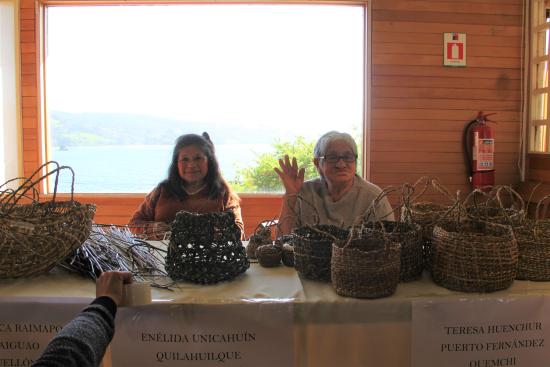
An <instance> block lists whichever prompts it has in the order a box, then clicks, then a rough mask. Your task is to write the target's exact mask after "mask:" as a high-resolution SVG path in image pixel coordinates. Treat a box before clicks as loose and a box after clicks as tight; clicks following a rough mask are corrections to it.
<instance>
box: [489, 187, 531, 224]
mask: <svg viewBox="0 0 550 367" xmlns="http://www.w3.org/2000/svg"><path fill="white" fill-rule="evenodd" d="M502 191H507V192H508V194H509V195H510V200H511V203H512V204H511V205H512V207H513V206H514V204H515V202H514V198H515V199H516V200H517V202H518V203H519V209H518V213H519V215H520V216H521V217H520V220H521V221H523V219H524V218H525V202H524V201H523V198H522V197H521V195H520V194H519V193H518V192H517V191H516V190H514V189H513V188H512V187H510V186H500V187H499V188H498V189H497V193H496V198H497V202H498V205H499V206H500V207H501V208H502V209H503V212H504V215H505V216H506V219H507V220H508V223H510V225H511V226H512V227H514V222H513V221H512V218H510V216H509V215H508V212H507V211H506V210H504V209H506V208H505V207H504V204H503V202H502V198H501V197H500V194H501V192H502Z"/></svg>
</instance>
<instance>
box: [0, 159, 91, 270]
mask: <svg viewBox="0 0 550 367" xmlns="http://www.w3.org/2000/svg"><path fill="white" fill-rule="evenodd" d="M49 164H54V165H55V167H56V168H55V169H53V170H51V171H50V172H49V173H47V174H45V175H42V169H44V168H45V167H46V166H47V165H49ZM63 170H69V171H70V172H71V174H72V186H71V200H69V201H57V200H56V193H57V183H58V177H59V173H60V172H61V171H63ZM50 175H55V177H56V179H55V184H54V194H53V196H52V199H51V201H48V202H38V201H35V194H36V193H37V192H38V189H37V187H39V184H40V182H41V181H42V180H44V179H45V178H46V177H48V176H50ZM37 177H38V178H37ZM10 181H13V180H10ZM0 188H5V184H4V185H1V186H0ZM30 191H32V192H33V197H32V198H31V197H29V196H28V195H27V194H28V193H29V192H30ZM73 192H74V172H73V170H72V169H71V168H70V167H66V166H61V167H60V166H59V165H58V164H57V163H56V162H48V163H46V164H44V165H43V166H41V167H40V168H39V169H38V170H37V171H35V173H34V174H33V175H32V176H31V177H30V178H29V179H26V180H25V182H24V183H23V184H22V185H21V186H20V187H19V188H18V189H15V190H7V189H5V190H3V191H0V198H1V200H0V253H1V254H2V256H0V278H16V277H25V276H31V275H37V274H40V273H44V272H47V271H48V270H50V269H51V268H53V267H54V266H55V265H57V264H58V263H59V262H61V261H63V259H65V257H67V255H69V254H70V253H71V252H72V251H74V250H75V249H77V248H78V247H80V246H81V245H82V243H84V241H86V239H87V238H88V236H89V235H90V230H91V227H92V220H93V217H94V214H95V205H91V204H80V203H79V202H77V201H74V200H73ZM25 200H26V201H31V203H28V204H27V203H25V204H22V203H21V202H23V201H25Z"/></svg>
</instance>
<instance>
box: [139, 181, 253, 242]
mask: <svg viewBox="0 0 550 367" xmlns="http://www.w3.org/2000/svg"><path fill="white" fill-rule="evenodd" d="M181 210H185V211H188V212H192V213H212V212H221V211H225V210H231V211H233V213H234V214H235V224H237V226H238V227H239V228H240V229H241V236H243V235H244V225H243V219H242V216H241V206H240V204H239V199H238V197H236V196H234V195H227V197H226V198H225V199H224V200H222V199H217V200H213V199H210V198H209V197H208V195H207V194H206V190H203V191H200V192H198V193H197V194H195V195H190V196H188V197H187V198H185V199H182V198H176V197H173V196H169V195H167V193H166V192H165V190H163V189H159V188H158V187H157V188H155V189H154V190H153V191H151V192H150V193H149V194H147V196H145V199H144V200H143V202H142V203H141V205H140V206H139V208H138V209H137V210H136V212H135V213H134V215H133V216H132V219H130V222H129V225H134V226H144V229H145V230H146V228H147V225H148V224H150V223H154V222H165V223H170V222H172V221H173V220H174V219H175V218H176V213H177V212H179V211H181Z"/></svg>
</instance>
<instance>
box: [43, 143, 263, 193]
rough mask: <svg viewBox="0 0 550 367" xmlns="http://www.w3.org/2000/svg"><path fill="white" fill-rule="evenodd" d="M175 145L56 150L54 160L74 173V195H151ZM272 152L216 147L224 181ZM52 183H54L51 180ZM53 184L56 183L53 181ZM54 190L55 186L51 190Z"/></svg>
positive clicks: (63, 183)
mask: <svg viewBox="0 0 550 367" xmlns="http://www.w3.org/2000/svg"><path fill="white" fill-rule="evenodd" d="M172 149H173V146H172V145H111V146H83V147H69V149H68V150H59V149H58V148H56V149H54V150H53V152H52V160H55V161H57V162H59V164H61V165H66V166H70V167H71V168H72V169H73V170H74V172H75V189H74V190H75V192H79V193H87V192H90V193H92V192H95V193H121V192H126V193H138V192H139V193H141V192H149V191H151V190H152V189H153V188H154V187H155V186H156V185H157V184H158V183H159V182H160V181H162V180H163V179H164V178H166V176H167V174H168V166H169V165H170V160H171V158H172ZM269 151H272V146H271V145H269V144H217V145H216V156H217V157H218V162H219V164H220V168H221V171H222V174H223V176H224V178H225V179H226V180H228V181H231V180H233V179H234V178H235V176H236V174H237V170H238V169H239V168H244V167H246V166H249V165H252V164H253V163H254V162H255V159H256V154H257V153H267V152H269ZM52 180H53V179H52ZM59 180H60V182H59V186H58V192H70V191H71V188H70V187H71V184H70V182H71V177H70V173H69V172H63V173H62V174H61V176H60V178H59ZM52 184H53V181H52ZM51 187H53V186H51Z"/></svg>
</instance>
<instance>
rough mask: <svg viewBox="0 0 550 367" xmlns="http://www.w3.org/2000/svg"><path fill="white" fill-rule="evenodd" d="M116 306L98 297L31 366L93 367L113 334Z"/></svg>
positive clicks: (97, 363)
mask: <svg viewBox="0 0 550 367" xmlns="http://www.w3.org/2000/svg"><path fill="white" fill-rule="evenodd" d="M115 314H116V304H115V303H114V301H113V300H112V299H111V298H109V297H99V298H97V299H96V300H94V302H92V304H90V305H89V306H87V307H86V308H85V309H84V310H83V311H82V312H80V313H79V314H78V315H77V316H76V317H75V318H74V319H73V320H72V321H71V322H69V323H68V324H67V325H65V327H64V328H63V329H62V330H61V331H60V332H59V333H58V334H57V335H56V336H55V337H54V338H53V339H52V341H51V342H50V343H49V344H48V345H47V346H46V349H45V350H44V352H43V353H42V355H41V356H40V358H39V359H38V360H37V361H36V362H35V363H34V364H33V367H57V366H63V367H96V366H99V364H100V363H101V360H102V358H103V355H104V354H105V350H106V349H107V346H108V345H109V343H110V342H111V340H112V338H113V335H114V317H115Z"/></svg>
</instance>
